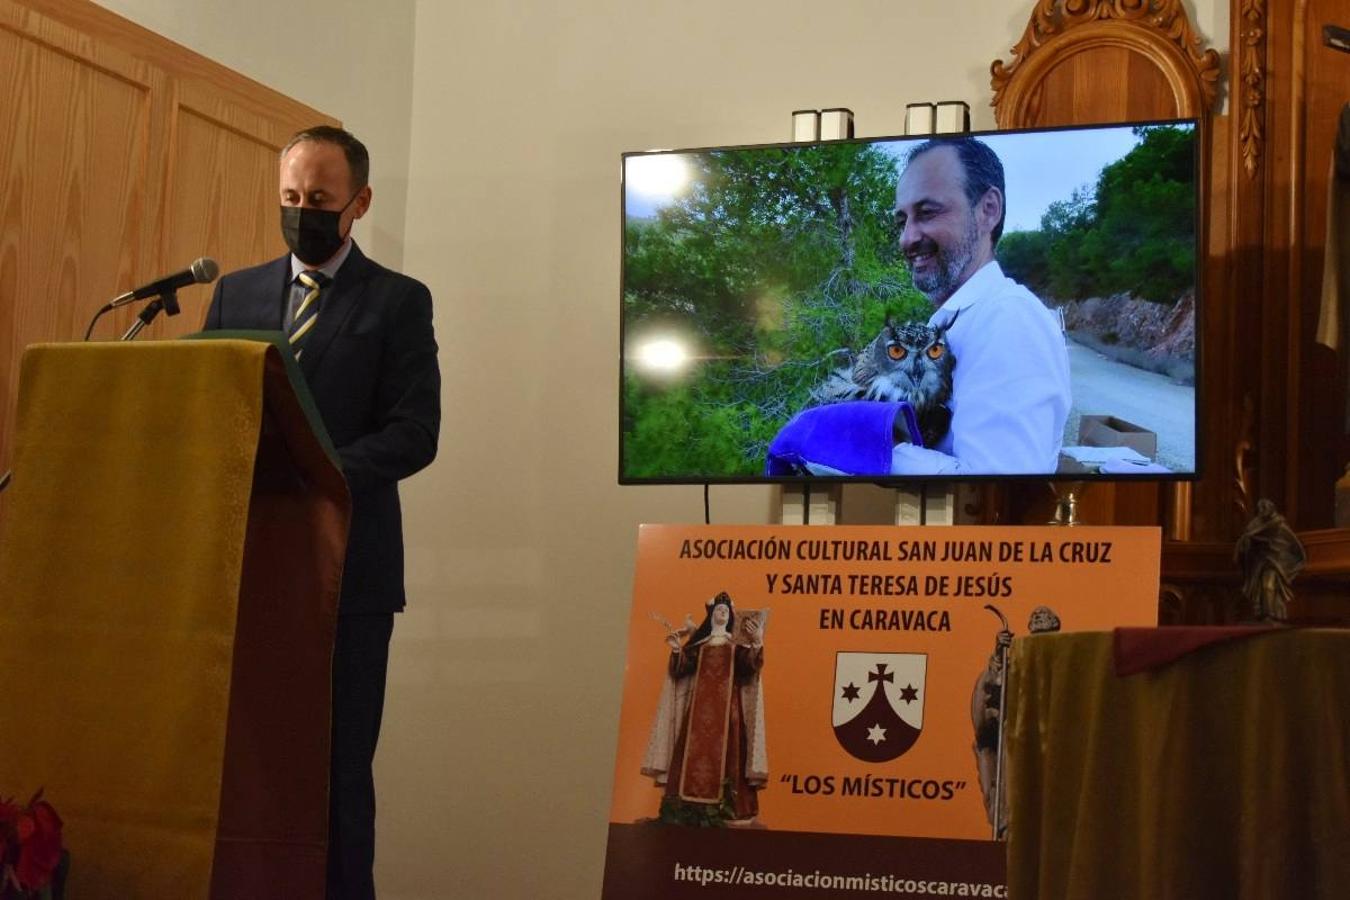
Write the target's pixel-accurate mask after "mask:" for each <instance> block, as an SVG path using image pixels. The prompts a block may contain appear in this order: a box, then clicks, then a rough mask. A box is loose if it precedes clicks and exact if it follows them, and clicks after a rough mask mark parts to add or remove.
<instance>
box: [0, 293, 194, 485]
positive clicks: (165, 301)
mask: <svg viewBox="0 0 1350 900" xmlns="http://www.w3.org/2000/svg"><path fill="white" fill-rule="evenodd" d="M161 312H162V313H165V314H167V315H170V316H176V315H178V314H179V313H180V312H182V310H181V309H180V308H179V306H178V291H177V290H175V289H174V288H169V289H168V290H166V291H164V293H162V294H160V295H159V296H158V297H156V298H155V299H154V300H151V301H150V303H149V304H147V305H146V307H145V309H143V310H141V314H140V315H138V316H137V317H136V321H135V322H132V323H131V327H130V328H128V329H127V331H126V334H124V335H122V338H121V340H123V341H134V340H136V335H138V334H140V333H141V331H142V330H143V329H144V328H145V326H147V325H149V324H150V323H151V322H153V321H155V317H156V316H158V315H159V314H160V313H161ZM94 318H95V319H97V318H98V316H95V317H94ZM89 327H90V329H92V328H93V324H92V323H91V324H90V326H89ZM13 480H14V470H13V469H10V470H8V471H6V472H3V473H0V493H3V492H4V490H5V488H7V487H9V484H10V482H11V481H13Z"/></svg>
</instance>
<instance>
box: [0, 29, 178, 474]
mask: <svg viewBox="0 0 1350 900" xmlns="http://www.w3.org/2000/svg"><path fill="white" fill-rule="evenodd" d="M80 43H81V42H80V41H79V39H78V36H77V35H75V34H73V33H71V32H70V31H69V30H68V29H63V28H61V27H60V26H59V25H58V24H57V23H52V22H48V21H44V20H42V19H41V18H40V17H36V16H28V17H26V18H25V19H22V20H18V19H16V17H13V16H9V17H6V18H5V19H3V20H0V83H3V84H6V85H8V86H9V90H8V93H7V96H6V100H7V102H6V103H5V104H4V106H3V107H0V109H2V110H3V112H0V175H2V176H3V179H4V180H3V189H0V397H3V398H4V406H3V409H2V410H0V467H3V466H4V463H3V462H2V461H5V460H8V459H9V457H10V451H11V446H12V429H10V428H9V427H7V424H8V422H10V421H12V416H13V413H14V408H15V403H16V400H17V379H18V372H19V359H20V356H21V354H22V352H23V348H24V347H26V346H27V345H28V344H31V343H34V342H37V341H50V340H69V339H71V338H73V337H78V336H79V335H81V334H83V332H84V329H85V327H86V324H87V323H88V321H89V319H90V317H91V316H92V315H93V314H94V312H95V311H96V310H97V309H98V307H99V306H101V305H102V304H103V303H105V302H106V301H107V300H109V299H110V298H112V297H113V296H115V295H116V294H117V293H119V292H120V291H121V290H123V287H122V285H124V284H127V283H129V282H130V281H131V280H132V279H133V278H134V277H135V274H136V273H137V272H138V270H139V269H140V268H141V265H140V263H141V256H142V254H143V250H144V248H143V247H142V245H141V241H140V240H139V233H138V230H139V227H140V223H141V221H142V218H143V215H144V212H145V208H144V199H145V186H146V181H147V178H146V165H147V150H148V146H147V144H148V135H149V127H148V123H149V119H150V108H151V95H152V93H153V92H154V91H155V90H161V91H162V90H163V89H164V87H165V84H166V81H165V79H164V77H163V76H162V74H161V73H158V72H156V71H154V70H153V69H151V68H150V67H148V66H145V65H143V64H139V63H137V62H136V61H135V60H133V59H131V58H130V57H126V56H124V55H122V54H119V53H116V52H107V51H105V52H102V53H97V54H96V53H92V52H90V48H88V47H79V44H80Z"/></svg>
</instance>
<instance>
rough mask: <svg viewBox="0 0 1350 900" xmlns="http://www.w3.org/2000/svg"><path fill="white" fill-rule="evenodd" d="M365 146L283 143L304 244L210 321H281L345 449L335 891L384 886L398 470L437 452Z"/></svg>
mask: <svg viewBox="0 0 1350 900" xmlns="http://www.w3.org/2000/svg"><path fill="white" fill-rule="evenodd" d="M369 172H370V159H369V156H368V154H367V153H366V148H365V147H364V146H363V145H362V144H361V142H360V141H358V140H357V139H356V138H355V137H353V136H352V135H351V134H349V133H348V132H346V131H343V130H341V129H338V128H331V127H328V126H320V127H316V128H311V129H307V130H305V131H302V132H300V133H299V134H297V135H296V136H295V137H294V138H292V139H291V141H290V143H289V144H287V145H286V147H285V149H283V150H282V153H281V179H280V188H281V227H282V234H283V236H284V237H285V238H286V243H287V245H288V246H289V247H290V248H291V253H290V254H288V255H286V256H283V257H281V258H280V259H276V260H273V261H272V262H269V263H265V264H264V265H261V266H256V267H254V268H251V269H244V270H242V271H239V272H234V273H231V274H229V275H226V276H225V277H223V278H222V279H220V281H219V283H217V285H216V290H215V295H214V296H213V297H212V298H211V308H210V310H209V311H208V312H207V316H206V326H205V327H206V328H208V329H268V330H278V329H280V330H282V331H284V332H286V334H287V335H288V337H289V339H290V342H291V346H292V348H293V349H294V351H295V354H296V358H297V360H298V362H299V365H300V369H301V371H302V372H303V373H304V376H305V381H306V383H307V384H308V385H309V389H310V392H311V393H312V394H313V395H314V401H315V404H316V405H317V406H318V409H319V414H320V416H321V417H322V418H323V422H324V425H325V426H327V428H328V433H329V434H330V435H331V437H332V439H333V444H334V445H335V446H336V447H337V450H338V454H339V456H340V457H341V462H342V470H343V474H344V475H345V476H346V478H347V485H348V487H349V488H350V490H351V495H352V520H351V532H350V536H349V538H348V542H347V559H346V564H345V567H344V570H343V574H342V594H341V600H340V602H339V607H338V627H337V644H336V647H335V649H334V654H333V747H332V749H333V753H332V772H331V786H330V791H329V847H328V897H329V898H332V900H337V898H342V900H347V898H361V900H370V898H374V896H375V887H374V881H373V877H372V871H371V870H372V866H373V864H374V858H375V783H374V778H373V776H372V772H371V764H372V762H373V760H374V756H375V744H376V741H377V739H378V737H379V733H380V717H381V714H382V712H383V709H384V683H385V673H386V671H387V665H388V660H389V636H390V634H391V633H392V631H393V627H394V616H393V614H394V613H395V612H397V611H399V610H401V609H402V608H403V605H404V591H403V533H402V514H401V511H400V508H399V498H398V481H399V479H401V478H406V477H407V476H409V475H411V474H413V473H414V472H416V471H418V470H419V469H421V468H423V467H425V466H426V465H427V464H428V463H430V462H431V460H432V459H433V458H434V457H435V455H436V440H437V434H438V432H439V430H440V369H439V366H438V364H437V361H436V336H435V334H434V332H433V330H432V324H431V294H430V292H429V291H428V290H427V288H426V286H425V285H423V284H422V283H421V282H418V281H415V280H413V279H412V278H409V277H407V276H405V275H400V274H399V273H397V272H392V271H390V270H389V269H386V268H384V267H383V266H380V265H379V264H377V263H375V262H372V261H371V260H369V259H367V258H366V257H365V255H364V254H362V253H361V250H360V248H358V247H357V246H356V244H355V243H354V242H353V241H352V239H351V227H352V223H353V222H354V221H355V220H356V219H359V218H361V216H363V215H365V213H366V210H367V209H369V208H370V200H371V190H370V185H369V184H368V183H367V182H368V178H369Z"/></svg>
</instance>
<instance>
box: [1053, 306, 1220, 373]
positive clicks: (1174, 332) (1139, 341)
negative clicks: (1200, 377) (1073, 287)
mask: <svg viewBox="0 0 1350 900" xmlns="http://www.w3.org/2000/svg"><path fill="white" fill-rule="evenodd" d="M1058 308H1059V310H1060V312H1061V313H1063V315H1064V329H1065V331H1066V332H1067V333H1068V335H1069V337H1070V338H1072V339H1073V340H1075V341H1077V342H1078V343H1080V344H1084V345H1086V346H1088V347H1091V348H1093V349H1094V350H1097V351H1098V352H1099V353H1101V354H1102V355H1104V356H1107V357H1109V358H1111V359H1115V360H1119V361H1120V362H1124V363H1128V364H1130V365H1133V366H1138V367H1139V368H1143V369H1148V370H1150V371H1153V372H1160V373H1162V374H1164V375H1167V376H1169V377H1170V378H1172V379H1174V380H1176V381H1179V382H1181V383H1184V384H1194V383H1195V294H1194V293H1193V292H1188V293H1186V294H1184V295H1183V296H1182V297H1181V298H1180V299H1179V300H1178V301H1177V302H1176V303H1174V304H1164V303H1154V302H1151V301H1148V300H1140V299H1138V298H1135V297H1131V296H1130V295H1129V294H1115V295H1113V296H1110V297H1091V298H1089V299H1087V300H1070V301H1068V302H1065V303H1062V304H1059V305H1058Z"/></svg>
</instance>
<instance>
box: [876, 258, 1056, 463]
mask: <svg viewBox="0 0 1350 900" xmlns="http://www.w3.org/2000/svg"><path fill="white" fill-rule="evenodd" d="M953 317H954V318H953ZM948 322H951V323H952V325H951V328H950V330H949V331H948V332H947V346H948V348H950V350H951V353H952V355H953V356H955V357H956V369H955V370H954V372H953V373H952V399H951V403H950V406H951V410H952V422H951V429H950V430H949V431H948V432H947V435H946V436H945V437H944V438H943V439H942V440H941V441H939V442H938V445H937V447H936V448H935V449H932V450H929V449H925V448H923V447H916V446H914V445H912V444H901V445H899V446H897V447H896V448H895V451H894V453H893V454H892V459H891V465H892V469H891V471H892V474H896V475H1049V474H1052V473H1053V472H1054V471H1055V470H1056V468H1057V467H1058V464H1059V448H1060V444H1061V442H1062V441H1063V438H1064V422H1065V420H1066V419H1067V418H1068V415H1069V407H1070V405H1071V402H1072V401H1071V396H1072V395H1071V392H1070V388H1069V355H1068V351H1067V349H1066V348H1065V345H1064V333H1063V331H1062V330H1061V328H1060V323H1059V318H1058V317H1057V316H1056V315H1055V314H1054V313H1053V312H1051V311H1050V310H1049V309H1047V308H1046V306H1045V304H1043V303H1041V301H1040V300H1039V299H1037V297H1036V295H1035V294H1033V293H1031V291H1029V290H1027V289H1026V288H1024V287H1023V286H1022V285H1020V284H1018V283H1017V282H1016V281H1013V280H1012V279H1011V278H1008V277H1007V276H1006V275H1004V274H1003V270H1002V269H1001V268H999V265H998V263H997V262H989V263H988V264H986V265H985V266H983V267H982V268H981V269H980V270H979V271H978V272H976V273H975V274H974V275H972V276H971V277H970V280H968V281H967V282H966V283H965V284H963V285H961V287H960V288H958V289H957V290H956V292H955V293H953V294H952V295H951V297H950V298H948V300H947V302H946V303H944V304H943V305H942V307H941V308H939V309H938V311H937V312H935V313H933V315H932V317H931V318H929V320H928V323H929V324H930V325H933V326H941V325H945V324H947V323H948Z"/></svg>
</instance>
